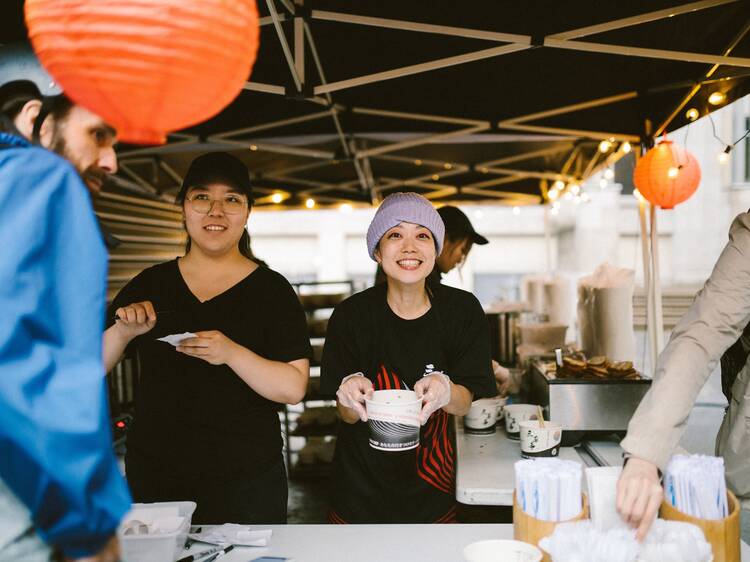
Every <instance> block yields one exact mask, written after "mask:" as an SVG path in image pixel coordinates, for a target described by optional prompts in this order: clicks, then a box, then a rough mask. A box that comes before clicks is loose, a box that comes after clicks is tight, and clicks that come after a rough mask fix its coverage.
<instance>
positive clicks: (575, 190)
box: [570, 183, 581, 195]
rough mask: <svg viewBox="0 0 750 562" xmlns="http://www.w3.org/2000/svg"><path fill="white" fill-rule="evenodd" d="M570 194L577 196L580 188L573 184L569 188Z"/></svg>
mask: <svg viewBox="0 0 750 562" xmlns="http://www.w3.org/2000/svg"><path fill="white" fill-rule="evenodd" d="M570 192H571V193H572V194H573V195H578V194H579V193H581V186H580V185H578V184H577V183H574V184H573V185H571V186H570Z"/></svg>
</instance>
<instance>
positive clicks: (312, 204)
mask: <svg viewBox="0 0 750 562" xmlns="http://www.w3.org/2000/svg"><path fill="white" fill-rule="evenodd" d="M305 207H307V208H308V209H312V208H313V207H315V199H312V198H310V199H308V200H307V201H305Z"/></svg>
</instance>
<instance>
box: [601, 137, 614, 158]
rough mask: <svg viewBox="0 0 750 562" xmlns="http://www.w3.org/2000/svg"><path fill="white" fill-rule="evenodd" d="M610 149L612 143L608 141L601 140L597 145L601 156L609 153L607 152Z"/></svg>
mask: <svg viewBox="0 0 750 562" xmlns="http://www.w3.org/2000/svg"><path fill="white" fill-rule="evenodd" d="M611 148H612V142H611V141H608V140H606V139H605V140H603V141H602V142H600V143H599V152H601V153H602V154H604V153H606V152H609V150H610V149H611Z"/></svg>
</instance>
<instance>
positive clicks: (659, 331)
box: [651, 205, 664, 359]
mask: <svg viewBox="0 0 750 562" xmlns="http://www.w3.org/2000/svg"><path fill="white" fill-rule="evenodd" d="M651 283H652V285H653V287H654V343H655V345H656V355H654V359H655V358H656V357H657V356H658V354H659V353H661V350H662V347H663V346H664V314H663V312H662V302H661V279H660V278H659V231H658V229H657V226H656V205H651Z"/></svg>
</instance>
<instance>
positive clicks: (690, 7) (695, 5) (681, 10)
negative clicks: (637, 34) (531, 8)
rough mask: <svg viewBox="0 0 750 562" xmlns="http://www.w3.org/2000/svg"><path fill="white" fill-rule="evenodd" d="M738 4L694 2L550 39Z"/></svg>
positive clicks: (730, 0) (714, 0)
mask: <svg viewBox="0 0 750 562" xmlns="http://www.w3.org/2000/svg"><path fill="white" fill-rule="evenodd" d="M733 2H737V0H702V1H700V2H692V3H690V4H684V5H682V6H674V7H673V8H665V9H663V10H657V11H655V12H647V13H644V14H639V15H637V16H631V17H627V18H621V19H616V20H612V21H608V22H604V23H599V24H596V25H589V26H586V27H580V28H578V29H571V30H570V31H563V32H562V33H555V34H554V35H550V36H549V38H550V39H578V38H579V37H586V36H588V35H596V34H599V33H604V32H606V31H613V30H615V29H622V28H624V27H630V26H633V25H639V24H642V23H648V22H652V21H657V20H661V19H665V18H671V17H673V16H677V15H680V14H686V13H689V12H697V11H698V10H705V9H706V8H713V7H715V6H721V5H722V4H731V3H733Z"/></svg>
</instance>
